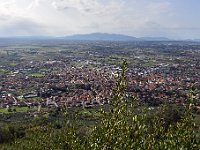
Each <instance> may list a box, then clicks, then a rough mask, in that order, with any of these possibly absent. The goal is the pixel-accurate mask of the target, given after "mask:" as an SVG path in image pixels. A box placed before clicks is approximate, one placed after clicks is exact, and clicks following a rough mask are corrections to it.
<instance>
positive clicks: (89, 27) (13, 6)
mask: <svg viewBox="0 0 200 150" xmlns="http://www.w3.org/2000/svg"><path fill="white" fill-rule="evenodd" d="M93 32H102V33H116V34H125V35H130V36H134V37H168V38H173V39H200V0H0V37H9V36H39V35H43V36H44V35H45V36H65V35H72V34H85V33H93Z"/></svg>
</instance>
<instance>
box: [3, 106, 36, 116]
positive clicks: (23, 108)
mask: <svg viewBox="0 0 200 150" xmlns="http://www.w3.org/2000/svg"><path fill="white" fill-rule="evenodd" d="M29 110H37V108H31V109H30V108H28V107H15V108H11V109H10V111H8V109H7V108H0V113H3V114H9V113H15V112H27V111H29Z"/></svg>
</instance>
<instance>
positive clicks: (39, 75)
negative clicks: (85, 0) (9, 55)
mask: <svg viewBox="0 0 200 150" xmlns="http://www.w3.org/2000/svg"><path fill="white" fill-rule="evenodd" d="M30 75H31V76H33V77H44V75H43V74H41V73H32V74H30Z"/></svg>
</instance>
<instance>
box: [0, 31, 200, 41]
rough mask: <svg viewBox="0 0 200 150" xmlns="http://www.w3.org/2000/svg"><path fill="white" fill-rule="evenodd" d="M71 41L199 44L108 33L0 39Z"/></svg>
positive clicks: (2, 38) (4, 38) (5, 38)
mask: <svg viewBox="0 0 200 150" xmlns="http://www.w3.org/2000/svg"><path fill="white" fill-rule="evenodd" d="M54 39H57V40H59V39H62V40H71V41H189V42H200V39H185V40H174V39H169V38H166V37H140V38H137V37H133V36H128V35H123V34H109V33H90V34H75V35H70V36H62V37H53V36H15V37H0V41H2V40H17V41H32V40H54Z"/></svg>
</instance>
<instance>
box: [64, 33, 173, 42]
mask: <svg viewBox="0 0 200 150" xmlns="http://www.w3.org/2000/svg"><path fill="white" fill-rule="evenodd" d="M61 38H62V39H66V40H88V41H170V39H168V38H165V37H142V38H136V37H132V36H128V35H123V34H109V33H91V34H76V35H71V36H65V37H61Z"/></svg>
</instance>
